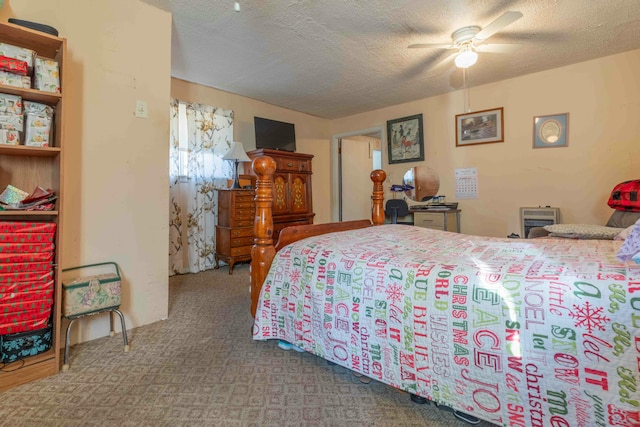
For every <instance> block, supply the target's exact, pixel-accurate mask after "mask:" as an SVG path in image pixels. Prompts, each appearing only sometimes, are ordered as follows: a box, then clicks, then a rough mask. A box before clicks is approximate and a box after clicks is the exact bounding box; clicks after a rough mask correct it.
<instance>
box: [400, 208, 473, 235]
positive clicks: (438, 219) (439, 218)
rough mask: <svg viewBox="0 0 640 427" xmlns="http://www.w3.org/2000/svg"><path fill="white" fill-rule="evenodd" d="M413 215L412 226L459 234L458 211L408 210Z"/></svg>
mask: <svg viewBox="0 0 640 427" xmlns="http://www.w3.org/2000/svg"><path fill="white" fill-rule="evenodd" d="M410 212H412V213H413V225H415V226H416V227H424V228H433V229H435V230H442V231H451V232H454V233H459V232H460V212H461V210H460V209H446V210H445V209H442V210H440V209H438V210H436V209H431V210H429V209H426V210H410Z"/></svg>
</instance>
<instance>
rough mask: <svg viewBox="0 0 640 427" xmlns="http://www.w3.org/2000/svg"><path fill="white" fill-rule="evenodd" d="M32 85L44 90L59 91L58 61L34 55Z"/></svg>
mask: <svg viewBox="0 0 640 427" xmlns="http://www.w3.org/2000/svg"><path fill="white" fill-rule="evenodd" d="M35 64H36V65H35V72H34V82H33V87H34V88H35V89H38V90H41V91H44V92H54V93H60V69H59V66H58V61H55V60H53V59H47V58H42V57H36V62H35Z"/></svg>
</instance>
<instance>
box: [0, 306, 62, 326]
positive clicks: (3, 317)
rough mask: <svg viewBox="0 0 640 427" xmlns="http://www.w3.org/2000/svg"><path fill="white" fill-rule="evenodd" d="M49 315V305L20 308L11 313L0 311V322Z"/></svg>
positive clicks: (33, 318) (18, 320)
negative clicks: (28, 308)
mask: <svg viewBox="0 0 640 427" xmlns="http://www.w3.org/2000/svg"><path fill="white" fill-rule="evenodd" d="M49 315H51V305H49V307H47V308H39V309H35V310H22V311H17V312H11V313H2V312H0V323H11V322H21V321H24V320H35V319H39V318H42V317H49Z"/></svg>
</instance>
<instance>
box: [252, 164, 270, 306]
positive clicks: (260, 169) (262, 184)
mask: <svg viewBox="0 0 640 427" xmlns="http://www.w3.org/2000/svg"><path fill="white" fill-rule="evenodd" d="M252 166H253V171H254V172H255V174H256V175H257V176H258V179H257V180H256V198H255V200H256V216H255V221H254V224H253V232H254V234H255V240H254V242H255V243H254V245H253V248H251V316H253V317H256V309H257V307H258V299H259V298H260V289H262V284H263V283H264V279H266V277H267V273H269V268H271V261H273V257H274V256H275V255H276V250H275V248H274V246H273V218H272V216H271V215H272V212H271V204H272V202H273V174H274V172H275V170H276V162H275V160H273V159H272V158H271V157H268V156H264V157H258V158H257V159H255V160H254V161H253V164H252Z"/></svg>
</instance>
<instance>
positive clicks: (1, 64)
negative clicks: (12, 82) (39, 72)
mask: <svg viewBox="0 0 640 427" xmlns="http://www.w3.org/2000/svg"><path fill="white" fill-rule="evenodd" d="M0 70H2V71H8V72H10V73H13V74H18V75H21V76H26V75H27V74H29V66H28V64H27V61H21V60H19V59H15V58H9V57H7V56H2V55H0Z"/></svg>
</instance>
